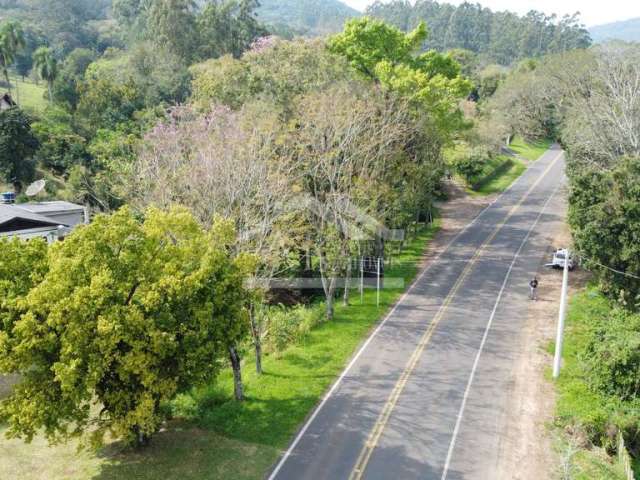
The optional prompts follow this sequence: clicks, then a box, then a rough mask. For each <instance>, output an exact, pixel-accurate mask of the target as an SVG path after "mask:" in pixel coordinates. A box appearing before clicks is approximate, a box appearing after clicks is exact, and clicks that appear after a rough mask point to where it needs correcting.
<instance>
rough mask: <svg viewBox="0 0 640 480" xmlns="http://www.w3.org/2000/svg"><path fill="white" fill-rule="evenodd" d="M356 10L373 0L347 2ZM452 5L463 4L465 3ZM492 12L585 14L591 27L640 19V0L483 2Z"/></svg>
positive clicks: (459, 0)
mask: <svg viewBox="0 0 640 480" xmlns="http://www.w3.org/2000/svg"><path fill="white" fill-rule="evenodd" d="M343 1H345V3H347V4H349V5H351V6H352V7H353V8H357V9H359V10H364V9H365V8H366V6H367V5H368V4H370V3H372V1H371V0H343ZM450 3H454V4H459V3H462V1H461V0H452V1H451V2H450ZM479 3H481V4H482V5H484V6H486V7H489V8H491V9H492V10H511V11H514V12H516V13H519V14H525V13H527V12H528V11H529V10H539V11H542V12H545V13H547V14H552V13H555V14H557V15H564V14H573V13H575V12H578V11H579V12H581V14H582V15H581V18H582V21H583V22H584V23H585V24H587V25H588V26H592V25H599V24H602V23H609V22H615V21H617V20H625V19H628V18H635V17H640V2H639V1H637V0H607V1H605V2H603V1H602V0H599V1H596V0H479Z"/></svg>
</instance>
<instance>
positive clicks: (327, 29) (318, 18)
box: [257, 0, 362, 36]
mask: <svg viewBox="0 0 640 480" xmlns="http://www.w3.org/2000/svg"><path fill="white" fill-rule="evenodd" d="M257 12H258V19H259V20H260V21H262V22H264V23H265V24H267V25H268V26H269V27H270V28H271V29H273V30H274V31H275V32H277V33H278V34H284V35H287V34H289V35H305V36H323V35H326V34H329V33H336V32H339V31H341V30H342V28H343V26H344V23H345V22H346V21H347V20H349V19H351V18H356V17H359V16H361V15H362V14H361V13H360V12H358V11H357V10H354V9H353V8H350V7H348V6H347V5H345V4H344V3H342V2H340V1H339V0H261V1H260V7H259V8H258V10H257Z"/></svg>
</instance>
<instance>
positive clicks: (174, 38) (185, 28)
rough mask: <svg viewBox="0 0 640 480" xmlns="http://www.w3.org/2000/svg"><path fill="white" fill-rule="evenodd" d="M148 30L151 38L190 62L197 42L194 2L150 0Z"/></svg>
mask: <svg viewBox="0 0 640 480" xmlns="http://www.w3.org/2000/svg"><path fill="white" fill-rule="evenodd" d="M148 30H149V32H148V33H149V35H150V36H151V38H152V39H153V40H154V41H155V42H156V43H157V44H158V45H163V46H166V48H168V49H169V50H170V51H172V52H173V53H175V54H176V55H178V56H179V57H181V58H183V59H185V60H186V61H187V62H190V60H192V59H193V58H194V54H195V49H196V47H197V44H198V29H197V26H196V3H195V2H194V1H193V0H152V2H151V6H150V7H149V20H148Z"/></svg>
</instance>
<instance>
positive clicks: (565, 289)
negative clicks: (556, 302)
mask: <svg viewBox="0 0 640 480" xmlns="http://www.w3.org/2000/svg"><path fill="white" fill-rule="evenodd" d="M568 293H569V249H567V250H566V254H565V259H564V271H563V272H562V296H561V297H560V314H559V316H558V332H557V334H556V352H555V356H554V358H553V378H558V377H559V376H560V364H561V363H562V340H563V336H564V321H565V318H566V316H567V295H568Z"/></svg>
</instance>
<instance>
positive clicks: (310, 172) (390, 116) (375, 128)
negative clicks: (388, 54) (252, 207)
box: [283, 82, 416, 320]
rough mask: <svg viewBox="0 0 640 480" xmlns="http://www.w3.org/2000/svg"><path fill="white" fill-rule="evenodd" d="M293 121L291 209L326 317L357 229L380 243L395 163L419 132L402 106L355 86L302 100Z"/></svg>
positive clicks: (357, 235) (289, 147)
mask: <svg viewBox="0 0 640 480" xmlns="http://www.w3.org/2000/svg"><path fill="white" fill-rule="evenodd" d="M294 124H295V125H296V128H295V130H294V131H293V132H292V134H291V136H290V138H289V143H288V145H287V149H286V150H285V151H284V152H283V156H284V157H285V159H286V161H287V162H288V163H289V164H290V165H291V167H290V169H291V170H292V172H294V178H297V179H298V180H296V182H295V185H296V187H295V190H299V191H301V193H302V195H301V196H300V198H299V200H297V201H296V204H298V205H300V207H299V208H300V209H301V211H300V215H301V216H303V218H304V219H305V222H306V224H307V225H308V226H309V230H308V235H309V239H310V243H311V245H312V252H313V255H314V256H315V257H316V258H317V259H318V264H319V270H320V277H321V280H322V287H323V290H324V294H325V302H326V303H325V305H326V319H327V320H331V319H332V318H333V313H334V303H333V302H334V294H335V291H336V288H337V285H338V284H337V279H338V278H340V277H344V275H345V274H346V273H347V269H348V265H349V258H350V256H351V247H352V245H353V244H354V242H356V241H357V240H359V239H360V236H361V235H362V234H360V233H359V232H358V230H360V229H364V230H365V232H366V234H367V235H369V236H370V238H371V239H374V240H377V241H378V243H380V242H382V241H383V238H382V227H381V225H380V221H381V220H382V219H385V218H386V215H385V214H386V213H387V212H386V209H387V208H389V205H388V202H387V199H386V198H385V197H386V196H387V194H388V193H389V191H390V190H393V186H394V185H393V183H392V182H393V181H397V180H398V179H397V177H395V176H392V174H393V173H395V172H396V171H397V168H396V165H395V162H397V161H402V160H405V158H404V157H403V155H402V153H403V150H404V149H405V148H406V147H407V145H408V144H410V143H411V140H412V139H414V137H413V134H414V133H415V130H414V128H416V127H415V123H414V121H413V120H412V118H411V115H410V114H409V112H408V106H407V104H406V103H405V102H403V101H401V100H400V101H399V100H397V99H395V98H393V97H392V96H390V97H388V98H386V97H385V96H384V95H382V94H380V93H379V92H376V91H375V90H372V89H368V88H366V84H364V85H363V84H360V83H357V82H354V83H346V82H344V83H339V84H336V85H333V86H331V87H327V88H326V89H325V90H321V91H316V92H310V93H308V94H307V95H304V96H302V97H300V98H299V100H298V102H297V104H296V110H295V117H294ZM371 224H373V225H371ZM367 229H369V230H373V231H367ZM377 253H378V255H379V256H382V255H383V253H382V251H381V249H378V252H377Z"/></svg>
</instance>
